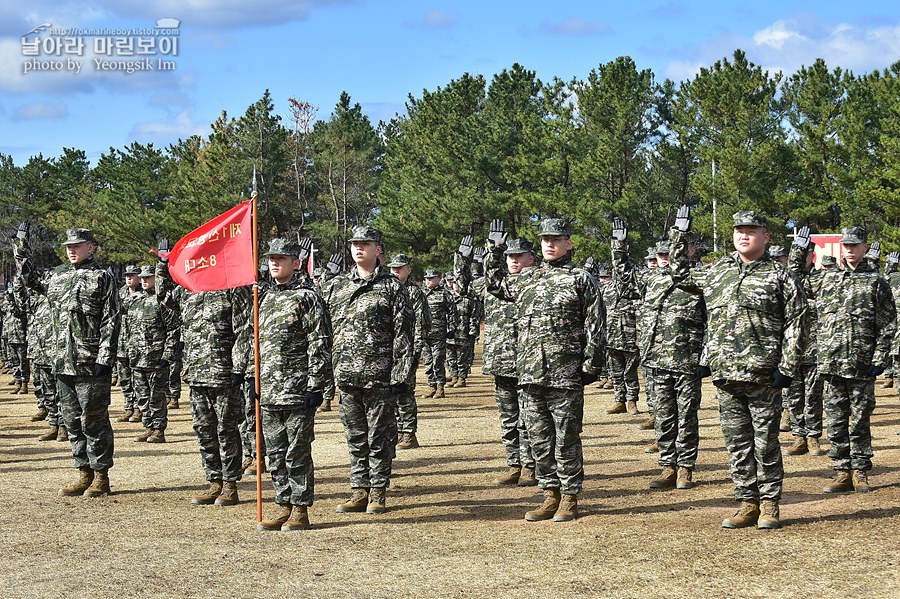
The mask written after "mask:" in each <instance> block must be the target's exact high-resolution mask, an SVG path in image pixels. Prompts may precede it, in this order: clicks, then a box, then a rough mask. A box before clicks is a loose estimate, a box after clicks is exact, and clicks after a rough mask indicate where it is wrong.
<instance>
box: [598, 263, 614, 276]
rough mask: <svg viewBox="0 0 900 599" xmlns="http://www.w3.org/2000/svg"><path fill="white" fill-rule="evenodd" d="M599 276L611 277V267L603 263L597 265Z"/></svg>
mask: <svg viewBox="0 0 900 599" xmlns="http://www.w3.org/2000/svg"><path fill="white" fill-rule="evenodd" d="M597 276H598V277H611V276H612V275H611V274H610V273H609V269H608V268H607V267H606V265H605V264H601V265H600V266H598V267H597Z"/></svg>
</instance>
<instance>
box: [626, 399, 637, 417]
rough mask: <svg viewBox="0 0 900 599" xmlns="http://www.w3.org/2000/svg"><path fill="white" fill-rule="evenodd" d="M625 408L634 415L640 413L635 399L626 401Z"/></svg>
mask: <svg viewBox="0 0 900 599" xmlns="http://www.w3.org/2000/svg"><path fill="white" fill-rule="evenodd" d="M625 409H626V410H627V411H628V413H629V414H631V415H632V416H634V415H636V414H638V413H639V412H638V409H637V402H636V401H634V400H628V401H626V402H625Z"/></svg>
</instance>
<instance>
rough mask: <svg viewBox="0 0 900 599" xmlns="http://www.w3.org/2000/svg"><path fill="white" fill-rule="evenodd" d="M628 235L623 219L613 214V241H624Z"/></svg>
mask: <svg viewBox="0 0 900 599" xmlns="http://www.w3.org/2000/svg"><path fill="white" fill-rule="evenodd" d="M627 237H628V229H627V228H626V227H625V221H624V220H622V219H621V218H619V217H618V216H614V217H613V220H612V238H613V239H614V240H615V241H625V239H626V238H627Z"/></svg>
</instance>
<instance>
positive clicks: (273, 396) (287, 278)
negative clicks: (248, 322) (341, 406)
mask: <svg viewBox="0 0 900 599" xmlns="http://www.w3.org/2000/svg"><path fill="white" fill-rule="evenodd" d="M264 256H266V257H268V263H269V273H270V274H271V276H272V279H273V283H272V285H271V286H270V287H269V288H268V289H267V290H266V294H265V297H264V298H263V299H262V301H261V302H260V305H259V356H260V364H259V370H260V379H259V382H260V399H259V403H260V414H261V418H262V432H263V435H264V436H265V437H266V457H267V458H268V462H269V473H270V474H271V475H272V486H273V487H274V488H275V503H276V504H277V505H278V506H279V513H278V514H277V515H276V516H275V517H274V518H270V519H268V520H263V521H262V522H260V523H259V524H258V525H257V528H258V529H260V530H283V531H294V530H305V529H308V528H309V527H310V524H309V514H308V511H307V508H309V507H310V506H312V504H313V495H314V490H315V476H314V466H313V459H312V442H313V440H314V439H315V433H314V430H313V425H314V421H315V416H316V408H317V407H318V406H319V405H321V403H322V401H323V395H322V392H323V391H324V389H325V384H326V381H327V380H328V379H330V378H331V359H332V357H331V323H330V321H329V318H328V313H327V312H326V310H325V305H324V303H323V302H322V299H321V298H320V297H319V296H318V295H317V294H316V292H315V291H313V290H312V288H311V287H310V286H309V285H308V284H307V283H306V282H305V281H304V280H303V278H302V277H301V276H300V275H299V273H298V272H297V271H298V269H299V267H300V264H301V262H300V258H299V256H300V248H299V246H298V245H297V244H295V243H291V242H289V241H288V240H286V239H273V240H271V241H270V242H269V251H268V252H266V253H265V254H264ZM247 334H248V335H249V332H248V333H247Z"/></svg>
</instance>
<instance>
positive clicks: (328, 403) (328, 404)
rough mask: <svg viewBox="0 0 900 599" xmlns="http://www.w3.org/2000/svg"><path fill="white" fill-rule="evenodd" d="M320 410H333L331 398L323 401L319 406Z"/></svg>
mask: <svg viewBox="0 0 900 599" xmlns="http://www.w3.org/2000/svg"><path fill="white" fill-rule="evenodd" d="M319 411H320V412H330V411H331V400H330V399H326V400H325V401H323V402H322V405H321V406H319Z"/></svg>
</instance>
